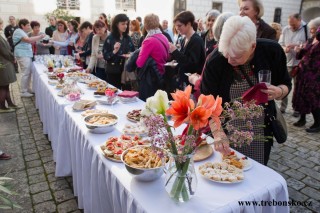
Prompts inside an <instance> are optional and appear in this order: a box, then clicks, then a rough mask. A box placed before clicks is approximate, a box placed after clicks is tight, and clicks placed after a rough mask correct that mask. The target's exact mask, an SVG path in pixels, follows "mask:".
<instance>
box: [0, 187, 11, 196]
mask: <svg viewBox="0 0 320 213" xmlns="http://www.w3.org/2000/svg"><path fill="white" fill-rule="evenodd" d="M0 191H3V192H5V193H7V194H9V195H12V192H11V191H10V190H9V189H7V188H6V187H4V186H1V185H0Z"/></svg>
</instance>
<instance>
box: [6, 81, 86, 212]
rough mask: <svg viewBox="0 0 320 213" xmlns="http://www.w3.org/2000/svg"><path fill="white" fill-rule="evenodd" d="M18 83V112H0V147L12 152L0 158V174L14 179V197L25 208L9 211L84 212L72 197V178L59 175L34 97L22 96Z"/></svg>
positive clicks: (14, 92)
mask: <svg viewBox="0 0 320 213" xmlns="http://www.w3.org/2000/svg"><path fill="white" fill-rule="evenodd" d="M18 87H19V85H18V83H14V84H12V86H11V91H12V95H13V97H14V101H15V103H16V104H17V105H19V106H23V108H21V109H19V110H17V111H16V112H15V113H6V114H0V127H1V128H0V149H1V150H3V151H5V152H7V153H10V154H11V155H12V159H11V160H7V161H0V176H4V175H6V174H7V173H8V175H7V176H9V177H12V178H14V181H12V182H10V183H11V185H12V189H13V191H15V192H17V193H18V195H16V196H11V198H12V200H14V201H15V202H16V203H18V204H19V205H21V206H22V207H23V209H15V210H13V211H12V210H1V209H0V213H2V212H4V213H9V212H23V213H31V212H39V213H40V212H41V213H47V212H59V213H62V212H82V211H80V210H78V205H77V202H76V198H75V197H74V196H73V191H72V189H73V187H72V177H66V178H56V177H55V176H54V172H55V163H54V161H53V158H52V157H53V156H52V149H51V144H50V142H49V141H48V139H47V137H46V135H44V134H42V123H41V121H40V119H39V115H38V112H37V110H36V108H35V103H34V98H23V99H21V98H20V95H19V94H20V93H19V88H18Z"/></svg>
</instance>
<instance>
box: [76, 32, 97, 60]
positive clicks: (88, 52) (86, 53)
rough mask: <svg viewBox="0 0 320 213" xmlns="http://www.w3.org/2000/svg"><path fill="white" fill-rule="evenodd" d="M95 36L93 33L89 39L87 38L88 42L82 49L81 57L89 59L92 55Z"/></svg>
mask: <svg viewBox="0 0 320 213" xmlns="http://www.w3.org/2000/svg"><path fill="white" fill-rule="evenodd" d="M93 36H94V34H93V32H91V33H90V34H89V35H88V37H87V38H86V41H85V43H84V45H83V47H82V50H83V53H80V54H79V56H80V57H84V58H85V57H87V56H90V55H91V49H92V48H91V46H92V38H93Z"/></svg>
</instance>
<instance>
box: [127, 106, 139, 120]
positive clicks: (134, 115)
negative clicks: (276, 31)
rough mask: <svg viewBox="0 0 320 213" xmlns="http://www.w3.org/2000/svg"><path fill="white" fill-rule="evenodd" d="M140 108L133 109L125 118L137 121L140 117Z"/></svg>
mask: <svg viewBox="0 0 320 213" xmlns="http://www.w3.org/2000/svg"><path fill="white" fill-rule="evenodd" d="M141 111H142V110H141V109H135V110H132V111H130V112H128V114H127V119H128V120H129V121H132V122H139V121H140V118H141Z"/></svg>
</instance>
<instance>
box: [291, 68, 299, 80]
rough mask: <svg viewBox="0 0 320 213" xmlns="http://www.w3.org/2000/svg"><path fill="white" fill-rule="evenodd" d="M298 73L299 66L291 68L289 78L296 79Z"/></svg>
mask: <svg viewBox="0 0 320 213" xmlns="http://www.w3.org/2000/svg"><path fill="white" fill-rule="evenodd" d="M298 72H299V65H297V66H294V67H292V70H291V72H290V76H291V77H292V78H294V77H296V76H297V75H298Z"/></svg>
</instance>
